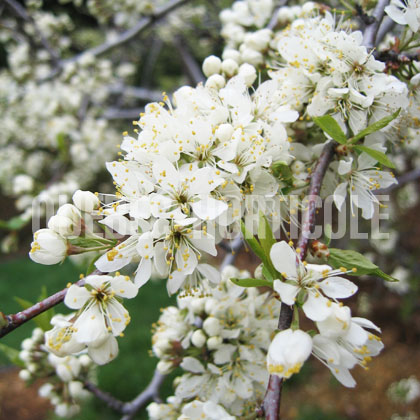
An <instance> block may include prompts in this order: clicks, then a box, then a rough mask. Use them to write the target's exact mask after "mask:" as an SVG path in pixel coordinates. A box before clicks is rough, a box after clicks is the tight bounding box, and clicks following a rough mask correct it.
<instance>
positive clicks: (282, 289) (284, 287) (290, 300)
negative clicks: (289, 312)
mask: <svg viewBox="0 0 420 420" xmlns="http://www.w3.org/2000/svg"><path fill="white" fill-rule="evenodd" d="M273 289H274V290H275V291H276V292H277V293H278V294H279V295H280V299H281V301H282V302H283V303H285V304H286V305H293V304H294V303H295V301H296V296H297V294H298V293H299V290H300V289H299V287H298V286H294V285H293V284H287V283H285V282H283V281H281V280H274V283H273Z"/></svg>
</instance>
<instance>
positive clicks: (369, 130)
mask: <svg viewBox="0 0 420 420" xmlns="http://www.w3.org/2000/svg"><path fill="white" fill-rule="evenodd" d="M400 110H401V109H398V111H395V112H394V113H393V114H392V115H388V116H387V117H384V118H381V119H380V120H379V121H376V122H375V123H373V124H371V125H370V126H368V127H366V128H365V129H364V130H362V131H360V132H359V133H357V134H356V135H355V136H354V137H352V138H351V139H350V143H352V144H355V143H357V142H358V141H359V140H360V139H362V138H363V137H366V136H367V135H369V134H372V133H375V132H376V131H379V130H382V128H384V127H386V126H387V125H388V124H389V123H390V122H391V121H394V120H395V118H397V117H398V115H399V114H400Z"/></svg>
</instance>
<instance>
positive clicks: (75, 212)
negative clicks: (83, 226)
mask: <svg viewBox="0 0 420 420" xmlns="http://www.w3.org/2000/svg"><path fill="white" fill-rule="evenodd" d="M57 215H58V216H64V217H67V218H69V219H70V220H72V221H73V223H74V224H75V225H77V224H79V223H80V219H81V218H82V215H81V214H80V211H79V209H78V208H77V207H76V206H74V205H73V204H64V205H62V206H61V207H60V208H59V209H58V210H57Z"/></svg>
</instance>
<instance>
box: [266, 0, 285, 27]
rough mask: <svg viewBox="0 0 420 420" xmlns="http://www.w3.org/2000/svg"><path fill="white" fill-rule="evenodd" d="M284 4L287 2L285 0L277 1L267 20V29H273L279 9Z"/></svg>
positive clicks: (277, 19)
mask: <svg viewBox="0 0 420 420" xmlns="http://www.w3.org/2000/svg"><path fill="white" fill-rule="evenodd" d="M285 4H287V0H281V1H279V3H278V4H277V6H276V7H275V9H274V10H273V15H272V16H271V19H270V22H268V25H267V29H271V30H273V29H274V28H275V27H276V26H277V23H278V22H279V16H278V15H279V10H280V9H281V8H282V7H283V6H284V5H285Z"/></svg>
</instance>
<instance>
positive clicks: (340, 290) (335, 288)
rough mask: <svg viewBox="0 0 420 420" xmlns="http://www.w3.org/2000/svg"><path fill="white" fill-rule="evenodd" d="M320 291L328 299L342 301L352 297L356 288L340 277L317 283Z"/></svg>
mask: <svg viewBox="0 0 420 420" xmlns="http://www.w3.org/2000/svg"><path fill="white" fill-rule="evenodd" d="M319 285H320V287H321V289H322V291H323V292H324V294H326V295H327V296H328V297H330V298H337V299H344V298H348V297H350V296H353V295H354V294H355V293H356V292H357V289H358V287H357V286H356V285H355V284H354V283H352V282H351V281H349V280H346V279H343V278H342V277H329V278H326V279H325V280H324V281H322V282H321V283H319Z"/></svg>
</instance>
